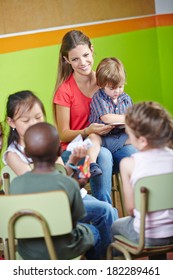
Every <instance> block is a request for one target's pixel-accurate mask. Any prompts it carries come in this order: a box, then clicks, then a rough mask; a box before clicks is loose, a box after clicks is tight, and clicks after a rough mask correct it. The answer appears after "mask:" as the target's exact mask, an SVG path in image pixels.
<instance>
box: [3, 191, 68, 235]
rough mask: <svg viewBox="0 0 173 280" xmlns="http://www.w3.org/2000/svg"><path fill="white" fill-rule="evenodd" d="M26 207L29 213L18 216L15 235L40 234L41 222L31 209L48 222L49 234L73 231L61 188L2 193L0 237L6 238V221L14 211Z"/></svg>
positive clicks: (65, 195) (65, 197)
mask: <svg viewBox="0 0 173 280" xmlns="http://www.w3.org/2000/svg"><path fill="white" fill-rule="evenodd" d="M21 210H25V212H27V211H28V215H26V216H22V217H20V218H19V219H18V220H17V222H16V226H15V237H16V238H36V237H43V236H44V234H43V231H42V228H41V226H40V223H39V222H38V220H37V219H36V218H35V217H32V216H30V214H29V213H30V212H32V211H36V212H38V213H39V214H41V215H42V216H43V217H44V219H45V220H46V221H47V224H48V227H49V230H50V234H51V236H57V235H63V234H68V233H70V232H71V230H72V220H71V211H70V206H69V200H68V197H67V194H66V193H65V192H64V191H50V192H45V193H34V194H19V195H1V196H0V237H2V238H8V223H9V220H10V218H11V217H12V216H13V215H14V214H15V213H17V212H19V211H21Z"/></svg>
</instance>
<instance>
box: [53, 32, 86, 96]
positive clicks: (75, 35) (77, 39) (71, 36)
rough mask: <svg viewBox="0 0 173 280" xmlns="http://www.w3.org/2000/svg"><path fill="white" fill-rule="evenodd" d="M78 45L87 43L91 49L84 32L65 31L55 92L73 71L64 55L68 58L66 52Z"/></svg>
mask: <svg viewBox="0 0 173 280" xmlns="http://www.w3.org/2000/svg"><path fill="white" fill-rule="evenodd" d="M79 45H87V46H88V47H89V48H90V49H91V41H90V39H89V37H87V36H86V35H85V34H84V33H82V32H81V31H79V30H71V31H69V32H67V33H66V34H65V35H64V37H63V39H62V43H61V48H60V51H59V63H58V75H57V81H56V86H55V92H56V90H57V89H58V87H59V86H60V85H61V84H62V83H63V82H64V81H65V80H66V79H67V78H68V77H69V76H70V75H71V74H72V73H73V69H72V67H71V65H70V64H69V63H67V61H66V60H65V58H64V57H66V58H67V59H68V53H69V51H71V50H72V49H74V48H76V47H77V46H79Z"/></svg>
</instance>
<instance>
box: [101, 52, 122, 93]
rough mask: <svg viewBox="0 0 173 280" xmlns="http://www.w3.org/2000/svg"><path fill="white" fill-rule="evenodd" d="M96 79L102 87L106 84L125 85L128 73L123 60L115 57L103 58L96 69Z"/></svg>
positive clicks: (113, 86) (113, 85) (114, 86)
mask: <svg viewBox="0 0 173 280" xmlns="http://www.w3.org/2000/svg"><path fill="white" fill-rule="evenodd" d="M96 80H97V85H98V86H99V87H101V88H104V87H105V86H106V85H110V86H111V87H112V88H116V87H117V86H119V85H124V84H125V81H126V73H125V70H124V66H123V64H122V62H121V61H120V60H119V59H118V58H115V57H110V58H104V59H102V60H101V62H100V63H99V65H98V66H97V69H96Z"/></svg>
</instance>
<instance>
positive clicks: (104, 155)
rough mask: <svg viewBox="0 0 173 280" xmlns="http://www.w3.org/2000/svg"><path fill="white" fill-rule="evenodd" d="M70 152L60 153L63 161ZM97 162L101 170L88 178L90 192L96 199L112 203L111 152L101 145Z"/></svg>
mask: <svg viewBox="0 0 173 280" xmlns="http://www.w3.org/2000/svg"><path fill="white" fill-rule="evenodd" d="M69 155H70V152H69V151H64V152H63V153H62V155H61V157H62V159H63V161H64V163H66V162H67V161H68V158H69ZM97 162H98V164H99V166H100V168H101V170H102V173H103V174H102V175H101V176H95V177H93V178H91V179H90V187H91V192H92V195H93V196H94V197H96V198H97V199H98V200H102V201H106V202H108V203H110V204H112V200H111V188H112V167H113V161H112V155H111V152H110V151H109V150H108V149H106V148H103V147H101V149H100V153H99V156H98V159H97Z"/></svg>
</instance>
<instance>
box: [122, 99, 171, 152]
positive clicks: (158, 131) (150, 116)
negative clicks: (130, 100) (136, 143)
mask: <svg viewBox="0 0 173 280" xmlns="http://www.w3.org/2000/svg"><path fill="white" fill-rule="evenodd" d="M125 122H126V124H127V125H128V127H129V128H130V129H131V130H132V131H133V133H134V135H135V136H136V137H137V138H139V137H140V136H144V137H146V139H147V141H148V145H149V146H150V147H151V148H161V147H164V146H169V147H171V148H173V119H172V117H171V116H170V115H169V113H168V112H167V111H166V109H164V108H163V107H162V106H161V105H160V104H159V103H156V102H140V103H137V104H134V105H133V106H132V107H130V108H128V110H127V113H126V116H125Z"/></svg>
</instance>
